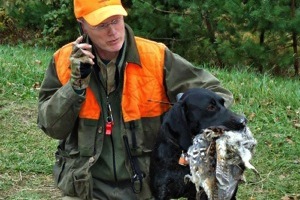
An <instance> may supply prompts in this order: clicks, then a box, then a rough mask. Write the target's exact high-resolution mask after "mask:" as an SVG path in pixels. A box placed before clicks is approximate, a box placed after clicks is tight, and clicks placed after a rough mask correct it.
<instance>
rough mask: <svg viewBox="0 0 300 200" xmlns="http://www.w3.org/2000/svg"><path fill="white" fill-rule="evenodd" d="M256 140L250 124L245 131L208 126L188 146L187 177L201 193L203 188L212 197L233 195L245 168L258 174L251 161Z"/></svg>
mask: <svg viewBox="0 0 300 200" xmlns="http://www.w3.org/2000/svg"><path fill="white" fill-rule="evenodd" d="M256 144H257V141H256V139H255V138H254V137H253V136H252V133H251V131H250V129H249V127H245V128H244V129H243V130H242V131H226V130H224V129H222V128H218V127H214V128H207V129H204V130H203V131H202V133H200V134H198V135H196V136H195V138H194V139H193V144H192V145H191V146H190V147H189V149H188V152H187V156H186V159H187V161H188V163H189V166H190V174H187V175H186V176H185V181H186V182H187V181H191V182H193V183H194V184H195V187H196V190H197V196H199V195H200V194H199V192H200V191H201V190H200V188H203V189H204V191H205V193H206V195H207V196H208V199H210V200H217V199H222V200H227V199H228V200H229V199H231V198H232V196H233V195H234V193H235V192H236V189H237V186H238V183H239V182H240V180H242V179H243V172H244V169H245V168H246V169H247V168H248V169H251V170H253V171H254V172H255V173H256V174H258V171H257V170H256V169H255V167H254V166H253V165H252V164H251V163H250V160H251V159H252V155H253V153H254V150H255V146H256Z"/></svg>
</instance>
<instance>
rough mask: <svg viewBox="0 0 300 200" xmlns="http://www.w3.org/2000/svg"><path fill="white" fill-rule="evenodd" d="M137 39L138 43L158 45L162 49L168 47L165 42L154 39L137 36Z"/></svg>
mask: <svg viewBox="0 0 300 200" xmlns="http://www.w3.org/2000/svg"><path fill="white" fill-rule="evenodd" d="M135 41H136V43H137V44H138V45H148V46H157V47H159V48H162V49H165V48H166V45H164V44H163V43H160V42H155V41H153V40H149V39H145V38H141V37H135Z"/></svg>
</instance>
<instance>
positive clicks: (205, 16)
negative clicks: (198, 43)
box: [202, 11, 224, 68]
mask: <svg viewBox="0 0 300 200" xmlns="http://www.w3.org/2000/svg"><path fill="white" fill-rule="evenodd" d="M202 19H203V21H204V24H205V26H206V29H207V32H208V37H209V41H210V43H211V44H212V46H213V47H214V50H215V53H216V55H217V65H218V66H219V67H221V68H222V67H224V63H223V62H222V59H221V57H220V54H219V52H218V45H217V44H216V36H215V31H214V30H213V27H212V25H211V22H210V20H209V16H208V13H207V12H205V11H204V12H202Z"/></svg>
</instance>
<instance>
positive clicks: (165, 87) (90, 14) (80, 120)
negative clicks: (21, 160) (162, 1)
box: [38, 0, 233, 200]
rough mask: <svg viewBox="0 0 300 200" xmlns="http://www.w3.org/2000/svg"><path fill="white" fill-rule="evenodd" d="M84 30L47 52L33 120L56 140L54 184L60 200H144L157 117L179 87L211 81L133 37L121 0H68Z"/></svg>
mask: <svg viewBox="0 0 300 200" xmlns="http://www.w3.org/2000/svg"><path fill="white" fill-rule="evenodd" d="M74 12H75V16H76V18H77V21H78V22H79V23H80V26H81V28H82V30H83V33H84V37H83V36H80V37H79V38H77V40H76V41H75V42H73V43H70V44H67V45H65V46H64V47H62V48H60V49H59V50H58V51H56V52H55V53H54V55H53V58H52V60H51V62H50V65H49V67H48V69H47V71H46V74H45V77H44V80H43V83H42V86H41V90H40V94H39V106H38V111H39V112H38V125H39V127H40V128H41V129H42V130H43V131H44V132H45V133H46V134H47V135H49V136H50V137H52V138H54V139H59V140H60V142H59V146H58V150H57V153H56V163H55V166H54V177H55V183H56V184H57V186H58V188H60V190H61V191H62V193H63V195H64V197H63V199H122V200H124V199H130V200H131V199H151V198H152V195H151V192H150V190H149V186H148V181H149V176H148V171H149V169H148V167H149V160H150V157H149V156H150V153H151V150H152V148H153V145H154V141H155V138H156V135H157V133H158V130H159V127H160V124H161V119H162V116H163V114H164V113H165V112H167V111H168V109H169V108H170V104H168V103H166V102H170V103H171V102H175V101H176V95H177V94H178V93H181V92H184V91H186V90H187V89H188V88H192V87H203V88H208V89H211V90H213V91H214V92H216V93H218V94H220V95H221V96H223V97H224V99H225V100H226V105H227V106H229V105H230V104H231V103H232V99H233V98H232V94H231V93H230V92H229V91H228V90H226V89H224V88H223V87H222V86H221V84H220V82H219V81H218V79H216V78H215V77H214V76H213V75H211V74H210V73H208V72H207V71H205V70H203V69H197V68H195V67H194V66H193V65H192V64H191V63H189V62H188V61H186V60H185V59H183V58H182V57H180V56H179V55H177V54H174V53H173V52H171V51H170V50H169V49H168V48H167V47H166V46H165V45H163V44H161V43H156V42H154V41H149V40H146V39H143V38H139V37H135V36H134V33H133V31H132V30H131V28H130V27H129V26H128V25H126V24H125V23H124V18H123V17H124V16H126V15H127V12H126V11H125V9H124V8H123V7H122V5H121V2H120V0H102V1H101V0H90V1H85V0H74Z"/></svg>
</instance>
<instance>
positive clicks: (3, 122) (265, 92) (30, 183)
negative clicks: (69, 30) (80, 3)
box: [0, 46, 300, 200]
mask: <svg viewBox="0 0 300 200" xmlns="http://www.w3.org/2000/svg"><path fill="white" fill-rule="evenodd" d="M52 54H53V50H46V49H41V48H27V47H22V46H17V47H12V46H0V63H1V67H0V199H7V200H12V199H30V200H31V199H34V200H35V199H36V200H38V199H58V198H59V195H60V194H59V192H58V191H57V190H56V189H55V188H54V186H53V181H52V177H51V172H52V164H53V162H54V156H53V154H54V152H55V149H56V145H57V144H56V141H55V140H53V139H51V138H49V137H47V136H46V135H45V134H44V133H42V131H41V130H39V129H38V128H37V125H36V116H37V95H38V87H39V84H40V83H41V81H42V78H43V75H44V72H45V69H46V68H47V66H48V62H49V61H50V58H51V55H52ZM203 67H205V68H207V69H208V70H209V71H211V72H212V73H213V74H215V75H216V76H217V77H218V78H219V79H220V80H222V82H223V84H224V85H225V86H226V87H227V88H229V89H230V90H231V91H232V92H233V93H234V96H235V104H234V105H233V107H232V109H233V110H235V111H236V112H238V113H243V114H244V115H246V116H247V118H248V120H249V123H248V124H249V126H250V128H251V130H252V132H253V134H254V137H255V138H256V139H257V141H258V145H257V148H256V153H255V155H254V158H253V160H252V164H253V165H254V166H255V167H256V168H257V170H258V171H259V172H260V175H261V178H257V177H255V176H254V175H253V173H252V172H250V171H246V179H247V182H246V183H244V184H241V185H240V187H239V192H238V199H241V200H244V199H246V200H247V199H248V200H250V199H251V200H254V199H255V200H267V199H269V200H273V199H281V198H283V197H286V199H288V197H290V199H292V198H293V199H299V196H300V192H299V180H300V144H299V143H300V134H299V129H300V127H299V126H300V125H299V124H300V87H299V78H298V79H297V78H289V77H286V78H279V77H272V76H270V75H266V74H265V75H259V74H256V73H254V72H253V71H252V70H251V69H250V68H240V69H238V68H235V69H232V70H224V69H223V70H220V69H216V68H211V67H208V66H203Z"/></svg>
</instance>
